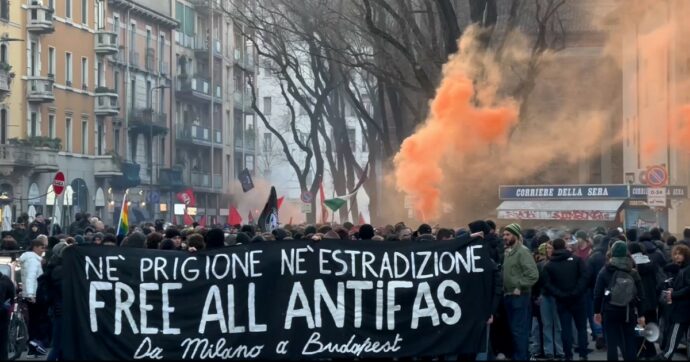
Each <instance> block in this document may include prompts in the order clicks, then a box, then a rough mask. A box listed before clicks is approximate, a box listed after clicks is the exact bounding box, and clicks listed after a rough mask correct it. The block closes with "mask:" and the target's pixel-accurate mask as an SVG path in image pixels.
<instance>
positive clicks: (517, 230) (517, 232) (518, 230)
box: [505, 223, 522, 240]
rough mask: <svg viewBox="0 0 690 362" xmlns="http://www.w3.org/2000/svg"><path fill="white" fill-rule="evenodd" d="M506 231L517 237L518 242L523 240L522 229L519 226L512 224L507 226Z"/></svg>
mask: <svg viewBox="0 0 690 362" xmlns="http://www.w3.org/2000/svg"><path fill="white" fill-rule="evenodd" d="M505 230H506V231H507V232H509V233H511V234H513V235H515V237H516V238H518V240H520V239H522V228H521V227H520V225H518V224H515V223H513V224H510V225H508V226H506V228H505Z"/></svg>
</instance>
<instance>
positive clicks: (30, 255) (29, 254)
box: [19, 251, 41, 263]
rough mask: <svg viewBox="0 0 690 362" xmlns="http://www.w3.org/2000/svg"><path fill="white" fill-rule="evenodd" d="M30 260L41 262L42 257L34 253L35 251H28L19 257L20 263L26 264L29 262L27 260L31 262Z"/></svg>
mask: <svg viewBox="0 0 690 362" xmlns="http://www.w3.org/2000/svg"><path fill="white" fill-rule="evenodd" d="M30 259H38V260H39V261H40V260H41V256H39V255H38V254H36V253H34V252H33V251H27V252H25V253H23V254H22V255H20V256H19V262H20V263H23V262H25V261H27V260H30Z"/></svg>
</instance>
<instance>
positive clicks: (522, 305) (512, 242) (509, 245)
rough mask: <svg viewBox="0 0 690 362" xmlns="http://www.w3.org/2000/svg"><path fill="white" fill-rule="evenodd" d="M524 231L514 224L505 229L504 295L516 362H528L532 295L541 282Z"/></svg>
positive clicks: (513, 357)
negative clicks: (534, 286)
mask: <svg viewBox="0 0 690 362" xmlns="http://www.w3.org/2000/svg"><path fill="white" fill-rule="evenodd" d="M521 231H522V229H521V228H520V225H518V224H510V225H508V226H506V227H505V228H504V229H503V241H504V243H505V247H506V249H505V256H504V260H503V293H504V304H505V309H506V315H507V318H508V325H509V326H510V331H511V334H512V335H513V356H512V359H514V360H522V361H524V360H528V359H529V358H530V356H529V353H528V348H529V335H530V329H531V328H530V323H531V321H532V303H531V298H530V291H531V290H532V286H533V285H534V284H535V283H536V282H537V281H538V280H539V271H538V270H537V264H536V262H535V261H534V258H533V257H532V253H530V251H529V249H527V248H526V247H525V246H524V245H522V234H521Z"/></svg>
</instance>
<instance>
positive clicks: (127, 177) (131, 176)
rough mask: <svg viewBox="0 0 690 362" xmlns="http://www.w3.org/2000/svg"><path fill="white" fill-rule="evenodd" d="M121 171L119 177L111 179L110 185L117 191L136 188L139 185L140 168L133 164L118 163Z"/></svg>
mask: <svg viewBox="0 0 690 362" xmlns="http://www.w3.org/2000/svg"><path fill="white" fill-rule="evenodd" d="M119 163H120V169H121V170H122V173H121V176H116V177H113V178H112V179H111V180H110V184H111V185H112V186H113V187H114V188H115V189H118V190H124V189H127V188H130V187H136V186H139V185H140V184H141V177H140V176H139V170H140V168H141V166H140V165H139V164H138V163H133V162H124V161H122V162H119Z"/></svg>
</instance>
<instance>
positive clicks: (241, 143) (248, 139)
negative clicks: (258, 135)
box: [234, 131, 256, 153]
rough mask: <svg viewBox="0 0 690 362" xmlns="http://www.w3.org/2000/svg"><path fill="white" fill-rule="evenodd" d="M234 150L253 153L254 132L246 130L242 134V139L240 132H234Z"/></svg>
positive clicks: (254, 143) (254, 145)
mask: <svg viewBox="0 0 690 362" xmlns="http://www.w3.org/2000/svg"><path fill="white" fill-rule="evenodd" d="M234 139H235V150H237V151H243V150H244V151H248V152H249V153H254V151H255V150H256V140H255V137H254V133H253V132H250V131H247V132H246V133H245V134H244V140H243V139H242V133H241V132H237V133H235V137H234Z"/></svg>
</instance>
